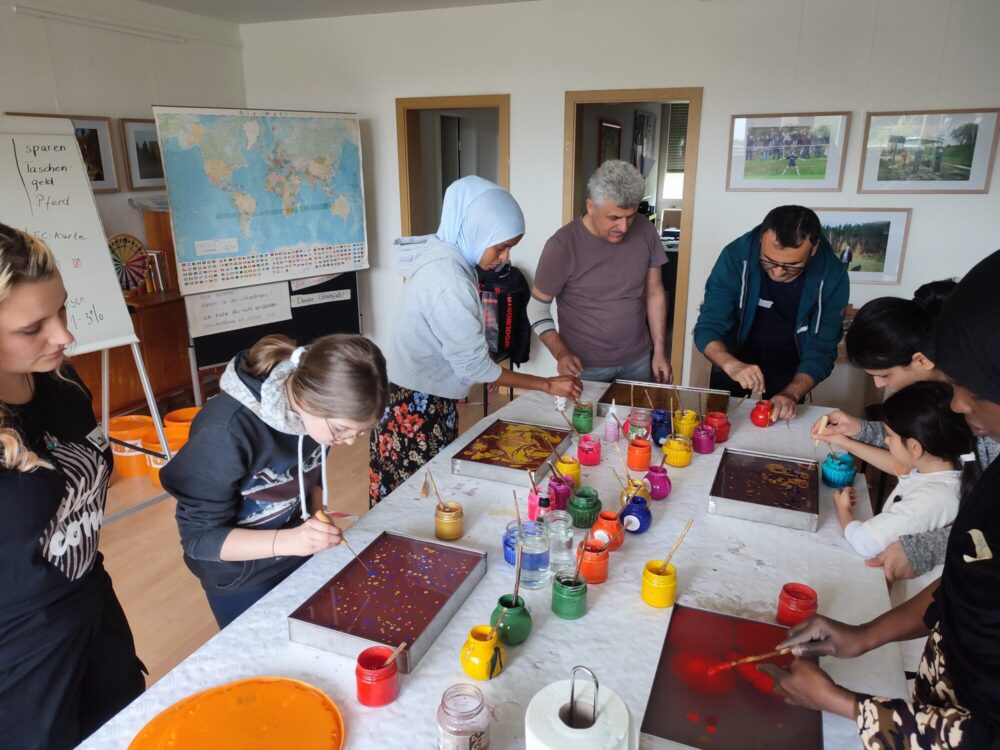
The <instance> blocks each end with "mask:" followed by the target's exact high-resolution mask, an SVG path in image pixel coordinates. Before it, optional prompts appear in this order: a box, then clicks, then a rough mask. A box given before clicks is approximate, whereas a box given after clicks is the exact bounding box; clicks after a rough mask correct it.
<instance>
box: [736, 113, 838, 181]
mask: <svg viewBox="0 0 1000 750" xmlns="http://www.w3.org/2000/svg"><path fill="white" fill-rule="evenodd" d="M850 125H851V113H850V112H806V113H796V114H774V115H733V118H732V124H731V127H730V131H729V167H728V170H727V175H726V189H727V190H731V191H741V190H742V191H776V190H795V191H800V192H801V191H808V190H812V191H831V192H833V191H837V190H840V188H841V185H842V183H843V179H844V156H845V153H846V151H847V134H848V131H849V129H850Z"/></svg>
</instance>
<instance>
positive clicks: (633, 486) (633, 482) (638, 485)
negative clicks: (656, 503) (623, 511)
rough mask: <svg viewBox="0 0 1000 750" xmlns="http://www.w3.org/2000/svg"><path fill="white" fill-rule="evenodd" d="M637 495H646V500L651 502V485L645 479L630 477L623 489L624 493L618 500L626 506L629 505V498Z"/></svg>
mask: <svg viewBox="0 0 1000 750" xmlns="http://www.w3.org/2000/svg"><path fill="white" fill-rule="evenodd" d="M633 495H635V496H636V497H644V498H646V501H647V502H649V500H650V497H649V485H648V484H646V482H645V480H643V479H629V480H628V484H627V485H626V486H625V489H623V490H622V494H620V495H619V496H618V502H619V503H621V506H622V507H623V508H624V507H625V506H626V505H628V499H629V498H630V497H632V496H633Z"/></svg>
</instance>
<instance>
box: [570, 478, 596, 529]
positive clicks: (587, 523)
mask: <svg viewBox="0 0 1000 750" xmlns="http://www.w3.org/2000/svg"><path fill="white" fill-rule="evenodd" d="M600 512H601V498H600V497H598V495H597V490H595V489H594V488H593V487H580V488H579V489H577V490H574V491H573V497H572V498H571V499H570V501H569V514H570V515H571V516H572V517H573V526H575V527H576V528H578V529H589V528H590V527H591V526H593V525H594V521H595V520H596V519H597V514H598V513H600Z"/></svg>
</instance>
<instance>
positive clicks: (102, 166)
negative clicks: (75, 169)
mask: <svg viewBox="0 0 1000 750" xmlns="http://www.w3.org/2000/svg"><path fill="white" fill-rule="evenodd" d="M5 114H8V115H12V116H14V117H58V118H60V119H62V120H70V121H71V122H72V123H73V131H74V133H75V134H76V142H77V143H78V144H79V145H80V154H81V155H82V156H83V164H84V166H85V167H86V168H87V176H88V177H89V178H90V187H91V189H92V190H93V191H94V192H95V193H117V192H118V190H119V188H118V174H117V173H116V171H115V152H114V149H113V148H112V145H111V118H110V117H98V116H95V115H51V114H39V113H37V112H6V113H5Z"/></svg>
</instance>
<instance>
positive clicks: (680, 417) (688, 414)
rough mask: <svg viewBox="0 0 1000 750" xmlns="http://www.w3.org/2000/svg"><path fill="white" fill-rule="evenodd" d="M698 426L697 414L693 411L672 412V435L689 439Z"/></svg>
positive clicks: (678, 410) (679, 410)
mask: <svg viewBox="0 0 1000 750" xmlns="http://www.w3.org/2000/svg"><path fill="white" fill-rule="evenodd" d="M697 426H698V412H696V411H695V410H694V409H677V410H676V411H675V412H674V434H675V435H681V436H682V437H686V438H689V437H691V436H692V435H694V428H695V427H697Z"/></svg>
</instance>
